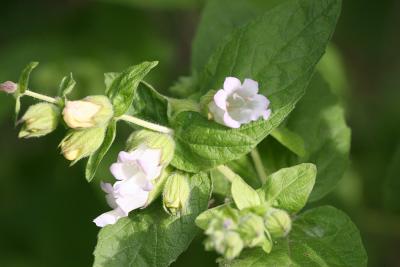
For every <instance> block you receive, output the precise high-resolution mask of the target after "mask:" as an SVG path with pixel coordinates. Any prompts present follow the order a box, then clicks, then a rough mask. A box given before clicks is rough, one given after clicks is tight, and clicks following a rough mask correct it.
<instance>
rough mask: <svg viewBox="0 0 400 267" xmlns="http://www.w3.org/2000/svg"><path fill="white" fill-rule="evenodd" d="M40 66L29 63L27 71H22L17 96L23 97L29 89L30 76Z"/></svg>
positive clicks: (35, 63) (37, 63)
mask: <svg viewBox="0 0 400 267" xmlns="http://www.w3.org/2000/svg"><path fill="white" fill-rule="evenodd" d="M38 65H39V62H31V63H29V64H28V65H27V66H26V67H25V69H24V70H23V71H22V73H21V76H20V77H19V80H18V89H17V96H20V95H23V94H24V93H25V91H26V90H27V89H28V83H29V76H30V75H31V72H32V70H33V69H34V68H36V67H37V66H38Z"/></svg>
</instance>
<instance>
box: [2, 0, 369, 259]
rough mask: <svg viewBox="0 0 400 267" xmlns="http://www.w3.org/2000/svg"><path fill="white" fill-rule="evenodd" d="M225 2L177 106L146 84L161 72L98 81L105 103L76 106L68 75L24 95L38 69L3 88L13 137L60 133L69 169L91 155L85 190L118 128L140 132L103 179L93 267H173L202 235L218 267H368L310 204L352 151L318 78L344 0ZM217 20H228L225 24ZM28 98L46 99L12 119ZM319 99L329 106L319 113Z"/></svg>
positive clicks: (349, 232)
mask: <svg viewBox="0 0 400 267" xmlns="http://www.w3.org/2000/svg"><path fill="white" fill-rule="evenodd" d="M227 1H228V0H223V1H222V0H221V1H209V3H208V4H207V6H206V8H205V10H204V15H203V19H202V21H201V25H200V27H199V31H198V33H197V35H196V38H195V41H194V45H193V60H192V61H193V66H192V68H193V75H192V76H191V77H186V78H184V79H180V80H179V81H178V83H177V84H176V85H174V87H173V88H174V89H173V90H175V91H177V92H180V96H181V97H180V98H172V97H167V96H164V95H162V94H160V93H159V92H158V91H157V90H156V89H155V88H154V87H153V86H152V85H150V84H149V83H147V82H146V81H145V77H146V76H147V75H148V74H149V73H150V71H152V70H153V68H155V67H156V65H157V64H158V62H143V63H141V64H138V65H134V66H132V67H129V68H127V69H126V70H124V71H122V72H120V73H115V72H113V73H106V74H105V85H106V88H105V92H104V95H96V96H87V97H85V98H84V99H82V100H71V99H70V93H71V91H72V90H73V88H74V86H75V81H74V79H73V77H72V75H69V76H66V77H65V78H64V79H63V80H62V81H61V83H60V90H59V91H60V93H59V94H58V95H57V96H56V97H49V96H45V95H41V94H38V93H35V92H34V91H32V90H30V89H28V82H29V76H30V73H31V72H32V70H33V69H34V68H35V67H36V66H37V65H38V63H36V62H33V63H30V64H29V65H28V66H27V67H26V68H25V69H24V70H23V72H22V74H21V76H20V79H19V81H18V82H16V83H14V82H11V81H8V82H5V83H3V84H1V85H0V89H1V90H2V91H4V92H6V93H9V94H13V96H14V97H15V99H16V108H15V114H16V118H17V120H16V122H17V124H22V128H21V131H20V134H19V136H20V137H24V138H31V137H40V136H45V135H47V134H50V133H51V132H52V131H54V130H55V129H56V127H57V126H61V125H64V126H65V127H66V128H67V132H66V136H65V138H64V139H63V140H61V142H60V149H61V152H62V154H63V155H64V157H65V158H66V159H67V160H70V161H71V162H72V164H74V163H76V162H77V161H79V160H82V159H84V158H87V163H86V170H85V176H86V179H87V181H88V182H91V181H92V180H93V179H94V178H95V175H96V171H97V169H98V167H99V165H100V164H101V162H102V159H103V158H104V156H105V155H106V154H107V152H108V150H109V149H110V147H111V146H112V145H113V142H114V140H115V139H116V138H117V127H116V125H117V123H119V122H125V123H128V124H129V125H131V126H133V127H134V128H135V130H134V131H133V133H132V134H131V136H130V137H129V138H128V140H127V142H126V148H125V149H124V150H123V151H121V152H120V153H119V155H118V159H117V160H116V162H115V163H113V164H112V165H111V166H110V175H112V176H113V177H114V178H115V179H116V181H115V183H113V184H111V183H101V189H102V190H103V191H104V192H105V194H106V195H105V199H106V201H107V203H108V205H109V206H110V207H111V209H112V210H111V211H108V212H105V213H103V214H101V215H99V216H98V217H97V218H95V219H94V223H95V224H96V225H97V226H99V227H101V228H102V229H101V230H100V233H99V236H98V244H97V246H96V249H95V252H94V256H95V261H94V266H168V265H170V264H171V263H172V262H174V261H175V260H176V259H177V257H178V256H179V255H180V254H181V253H182V252H183V251H185V250H186V248H187V247H188V246H189V244H190V242H191V241H192V240H193V238H194V237H195V235H196V233H197V231H198V230H199V229H202V230H203V232H204V234H205V236H206V237H205V241H204V244H205V249H207V250H213V251H216V252H217V253H218V254H219V255H220V259H219V263H220V264H221V266H249V265H254V266H365V265H366V255H365V251H364V248H363V246H362V243H361V241H360V236H359V233H358V231H357V228H356V227H355V225H354V224H353V223H352V222H351V221H350V219H349V218H348V217H347V216H346V215H345V214H344V213H343V212H341V211H339V210H337V209H336V208H333V207H328V206H323V207H317V208H309V207H307V204H308V203H309V202H312V201H316V200H319V199H321V198H322V197H324V196H325V195H326V194H327V193H328V192H330V190H331V189H332V187H333V186H334V185H335V183H336V182H337V181H338V179H340V177H341V176H342V175H343V172H344V169H345V166H346V163H347V155H348V152H349V140H350V132H349V129H348V127H347V126H346V123H345V120H344V116H343V108H342V107H341V106H340V104H339V102H338V100H337V98H336V96H335V95H334V94H333V93H332V92H331V90H330V88H329V85H328V84H327V83H326V82H325V81H324V80H323V78H322V76H321V75H319V73H315V74H314V72H315V67H316V65H317V64H318V61H319V60H320V59H321V57H322V56H323V54H324V51H325V49H326V47H327V45H328V43H329V40H330V37H331V35H332V34H333V31H334V28H335V25H336V22H337V19H338V16H339V13H340V7H341V2H340V0H287V1H282V2H279V3H273V4H271V3H269V4H268V5H265V6H264V5H263V4H260V3H258V2H257V1H247V0H237V1H234V3H231V2H230V1H228V2H229V3H228V4H229V5H230V7H231V12H232V13H227V12H224V10H225V7H226V5H227ZM243 6H246V8H248V10H249V13H248V14H246V15H243V13H242V10H241V7H243ZM235 12H236V13H235ZM215 14H220V15H221V16H217V17H216V16H215ZM222 16H228V17H229V18H230V19H231V20H232V21H235V22H236V23H235V24H232V25H229V26H226V25H224V26H223V27H222V26H221V24H223V23H224V19H223V18H221V17H222ZM237 24H239V25H240V27H236V25H237ZM209 25H213V26H215V27H217V28H218V27H219V26H221V27H220V28H221V29H218V30H220V31H221V32H220V34H219V35H218V36H216V35H211V34H210V31H212V30H215V29H210V26H209ZM210 36H211V38H210ZM99 93H101V92H99ZM26 96H30V97H33V98H36V99H38V100H40V101H41V102H40V103H38V104H36V105H33V106H31V107H29V108H28V110H27V111H26V113H25V114H24V115H23V116H22V117H21V118H19V111H20V105H21V102H20V101H21V98H23V97H26ZM320 98H321V99H322V98H323V99H329V101H327V103H326V106H325V105H322V106H321V105H315V99H320ZM332 103H334V104H333V105H334V107H335V108H332V106H329V105H332ZM324 104H325V103H324ZM333 119H334V120H333ZM332 124H336V126H338V127H337V128H338V129H340V132H339V133H338V132H336V130H333V127H331V126H332ZM339 126H340V127H339ZM334 131H335V132H334ZM267 136H272V137H273V142H275V143H274V145H273V144H271V143H269V140H271V139H266V137H267ZM72 164H71V165H72ZM161 199H162V200H161ZM303 209H306V210H305V211H303ZM327 218H329V221H327ZM351 254H353V257H351V258H350V257H349V255H351Z"/></svg>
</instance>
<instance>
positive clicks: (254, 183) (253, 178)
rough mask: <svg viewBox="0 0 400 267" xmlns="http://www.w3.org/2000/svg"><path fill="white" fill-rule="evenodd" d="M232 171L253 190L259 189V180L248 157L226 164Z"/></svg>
mask: <svg viewBox="0 0 400 267" xmlns="http://www.w3.org/2000/svg"><path fill="white" fill-rule="evenodd" d="M226 166H228V167H229V168H230V169H231V170H232V171H234V172H235V173H237V174H238V175H239V176H240V177H242V178H243V180H244V181H245V182H246V183H248V184H249V185H250V186H251V187H253V188H259V187H261V182H260V179H259V178H258V174H257V171H256V169H255V167H254V163H253V161H252V160H251V159H250V157H249V156H248V155H246V156H243V157H241V158H240V159H237V160H234V161H231V162H228V163H227V164H226Z"/></svg>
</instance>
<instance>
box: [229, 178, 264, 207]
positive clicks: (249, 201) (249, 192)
mask: <svg viewBox="0 0 400 267" xmlns="http://www.w3.org/2000/svg"><path fill="white" fill-rule="evenodd" d="M231 193H232V198H233V200H234V201H235V204H236V206H237V207H238V209H240V210H242V209H245V208H250V207H254V206H259V205H260V204H261V201H260V197H259V196H258V193H257V191H256V190H254V189H253V188H252V187H251V186H249V185H248V184H246V182H245V181H243V179H242V178H241V177H240V176H239V175H236V176H235V178H234V179H233V181H232V186H231Z"/></svg>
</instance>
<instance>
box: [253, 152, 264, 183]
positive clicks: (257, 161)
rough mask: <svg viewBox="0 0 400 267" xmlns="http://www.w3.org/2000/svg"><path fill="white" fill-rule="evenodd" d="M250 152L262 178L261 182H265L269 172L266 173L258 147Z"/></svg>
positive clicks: (259, 176)
mask: <svg viewBox="0 0 400 267" xmlns="http://www.w3.org/2000/svg"><path fill="white" fill-rule="evenodd" d="M250 154H251V158H252V159H253V162H254V166H255V167H256V171H257V174H258V178H260V181H261V184H265V182H266V181H267V174H266V173H265V168H264V164H263V163H262V160H261V157H260V153H258V150H257V147H255V148H254V149H253V150H252V151H251V153H250Z"/></svg>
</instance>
